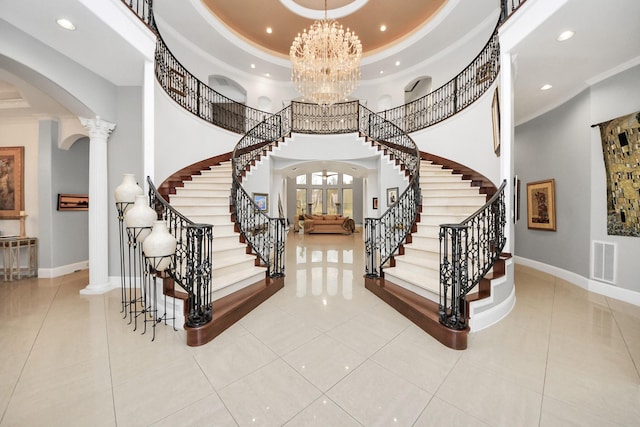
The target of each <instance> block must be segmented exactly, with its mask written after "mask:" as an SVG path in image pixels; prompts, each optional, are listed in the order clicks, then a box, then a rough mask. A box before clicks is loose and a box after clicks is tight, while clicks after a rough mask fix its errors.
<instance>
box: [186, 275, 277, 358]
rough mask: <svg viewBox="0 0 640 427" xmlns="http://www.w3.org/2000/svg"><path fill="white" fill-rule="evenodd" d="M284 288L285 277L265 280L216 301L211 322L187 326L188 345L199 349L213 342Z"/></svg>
mask: <svg viewBox="0 0 640 427" xmlns="http://www.w3.org/2000/svg"><path fill="white" fill-rule="evenodd" d="M283 287H284V277H279V278H276V279H272V278H265V279H264V280H261V281H259V282H256V283H254V284H253V285H250V286H247V287H246V288H243V289H240V290H239V291H237V292H234V293H232V294H231V295H227V296H226V297H223V298H220V299H218V300H216V301H214V302H213V319H211V322H209V323H207V324H205V325H202V326H198V327H195V328H191V327H188V326H186V325H185V327H184V329H185V331H186V332H187V345H188V346H190V347H198V346H201V345H204V344H206V343H208V342H209V341H211V340H213V339H214V338H215V337H217V336H218V335H220V334H221V333H222V332H224V331H225V330H226V329H228V328H229V327H230V326H232V325H233V324H234V323H236V322H237V321H238V320H240V319H242V318H243V317H244V316H246V315H247V314H248V313H249V312H250V311H251V310H253V309H254V308H256V307H257V306H259V305H260V304H262V303H263V302H264V301H266V300H267V299H269V297H271V296H272V295H273V294H275V293H276V292H278V291H279V290H280V289H282V288H283Z"/></svg>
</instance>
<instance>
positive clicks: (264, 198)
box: [253, 193, 269, 213]
mask: <svg viewBox="0 0 640 427" xmlns="http://www.w3.org/2000/svg"><path fill="white" fill-rule="evenodd" d="M253 203H254V204H255V205H256V208H258V210H260V211H262V212H264V213H267V212H269V195H268V194H266V193H253Z"/></svg>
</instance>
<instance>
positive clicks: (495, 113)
mask: <svg viewBox="0 0 640 427" xmlns="http://www.w3.org/2000/svg"><path fill="white" fill-rule="evenodd" d="M491 122H492V123H493V152H494V153H496V156H498V157H500V91H499V90H498V88H497V87H496V90H495V91H494V92H493V102H492V103H491Z"/></svg>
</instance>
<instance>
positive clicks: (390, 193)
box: [387, 187, 398, 206]
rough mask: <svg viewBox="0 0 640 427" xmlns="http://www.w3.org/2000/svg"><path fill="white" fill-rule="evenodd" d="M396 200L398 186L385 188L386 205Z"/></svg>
mask: <svg viewBox="0 0 640 427" xmlns="http://www.w3.org/2000/svg"><path fill="white" fill-rule="evenodd" d="M397 201H398V187H392V188H387V206H391V205H393V204H394V203H395V202H397Z"/></svg>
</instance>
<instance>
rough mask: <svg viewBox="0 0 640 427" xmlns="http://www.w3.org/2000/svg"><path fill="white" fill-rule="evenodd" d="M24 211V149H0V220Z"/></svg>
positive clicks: (18, 216) (13, 216)
mask: <svg viewBox="0 0 640 427" xmlns="http://www.w3.org/2000/svg"><path fill="white" fill-rule="evenodd" d="M21 211H24V147H0V219H19V218H20V212H21Z"/></svg>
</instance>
